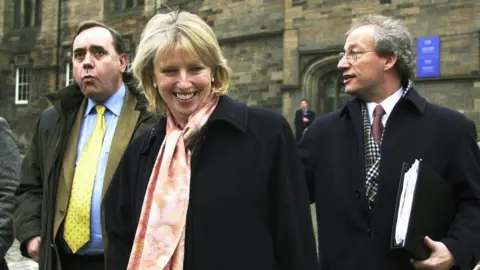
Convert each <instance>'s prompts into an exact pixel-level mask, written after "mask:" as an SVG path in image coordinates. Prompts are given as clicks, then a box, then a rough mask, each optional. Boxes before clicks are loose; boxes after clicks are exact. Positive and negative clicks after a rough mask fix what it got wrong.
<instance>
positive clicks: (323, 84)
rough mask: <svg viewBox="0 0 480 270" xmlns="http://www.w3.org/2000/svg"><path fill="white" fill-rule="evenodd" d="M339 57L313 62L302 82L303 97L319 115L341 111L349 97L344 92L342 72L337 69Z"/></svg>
mask: <svg viewBox="0 0 480 270" xmlns="http://www.w3.org/2000/svg"><path fill="white" fill-rule="evenodd" d="M338 60H339V58H338V56H337V55H333V56H328V57H325V58H321V59H318V60H317V61H315V62H313V63H312V64H311V65H310V66H309V67H308V68H307V70H306V72H305V74H304V76H303V81H302V95H303V96H304V97H306V98H307V99H308V100H309V101H310V102H309V105H310V108H311V109H312V110H313V111H315V112H316V114H317V115H322V114H325V113H328V112H331V111H334V110H337V109H339V108H340V107H341V106H342V105H343V104H344V103H345V102H346V100H348V99H349V97H348V96H347V95H346V94H345V93H344V91H343V83H342V82H341V76H342V72H341V71H340V70H339V69H338V68H337V63H338Z"/></svg>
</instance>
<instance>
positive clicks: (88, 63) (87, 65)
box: [82, 52, 93, 69]
mask: <svg viewBox="0 0 480 270" xmlns="http://www.w3.org/2000/svg"><path fill="white" fill-rule="evenodd" d="M92 58H93V55H92V54H91V53H90V52H87V53H86V54H85V57H84V58H83V61H82V65H83V68H84V69H91V68H93V59H92Z"/></svg>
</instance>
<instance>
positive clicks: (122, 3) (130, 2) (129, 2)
mask: <svg viewBox="0 0 480 270" xmlns="http://www.w3.org/2000/svg"><path fill="white" fill-rule="evenodd" d="M144 3H145V0H114V2H113V9H114V10H115V11H118V10H124V9H130V8H135V7H141V6H143V5H144Z"/></svg>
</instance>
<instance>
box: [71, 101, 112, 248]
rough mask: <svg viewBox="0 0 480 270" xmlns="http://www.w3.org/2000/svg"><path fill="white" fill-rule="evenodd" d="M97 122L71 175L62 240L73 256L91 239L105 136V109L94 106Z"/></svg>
mask: <svg viewBox="0 0 480 270" xmlns="http://www.w3.org/2000/svg"><path fill="white" fill-rule="evenodd" d="M95 110H96V111H97V121H96V124H95V129H94V130H93V134H92V136H91V137H90V139H89V140H88V143H87V144H86V145H85V147H84V149H83V151H82V154H81V155H80V159H79V160H78V164H77V167H76V169H75V174H74V176H73V184H72V193H71V194H70V202H69V204H68V210H67V216H66V217H65V228H64V235H63V236H64V239H65V241H66V242H67V244H68V246H69V247H70V249H71V250H72V252H73V253H76V252H77V251H78V250H79V249H80V248H81V247H83V246H84V245H85V244H86V243H87V242H88V241H89V240H90V208H91V202H92V193H93V186H94V183H95V175H96V174H97V167H98V160H99V158H100V151H101V149H102V142H103V136H104V135H105V128H106V123H105V117H104V115H105V106H103V105H97V106H95Z"/></svg>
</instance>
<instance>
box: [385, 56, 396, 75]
mask: <svg viewBox="0 0 480 270" xmlns="http://www.w3.org/2000/svg"><path fill="white" fill-rule="evenodd" d="M397 59H398V56H396V55H391V56H386V57H384V63H383V70H385V71H387V70H390V69H392V68H393V67H394V66H395V63H397Z"/></svg>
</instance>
